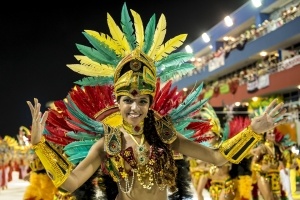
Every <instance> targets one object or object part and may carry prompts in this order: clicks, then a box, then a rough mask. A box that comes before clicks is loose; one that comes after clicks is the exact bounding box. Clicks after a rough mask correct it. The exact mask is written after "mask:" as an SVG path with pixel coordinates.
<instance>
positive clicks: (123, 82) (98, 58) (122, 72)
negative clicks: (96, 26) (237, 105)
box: [67, 3, 194, 96]
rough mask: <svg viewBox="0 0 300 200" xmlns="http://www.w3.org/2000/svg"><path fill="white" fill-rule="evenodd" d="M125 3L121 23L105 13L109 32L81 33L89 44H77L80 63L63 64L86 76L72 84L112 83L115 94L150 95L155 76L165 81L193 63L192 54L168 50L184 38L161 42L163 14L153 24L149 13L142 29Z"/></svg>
mask: <svg viewBox="0 0 300 200" xmlns="http://www.w3.org/2000/svg"><path fill="white" fill-rule="evenodd" d="M130 12H131V15H132V16H133V20H132V19H131V17H130V14H129V12H128V9H127V6H126V3H124V5H123V8H122V12H121V27H119V26H118V25H117V24H116V22H115V21H114V19H113V18H112V17H111V16H110V14H107V24H108V27H109V30H110V35H107V34H104V33H98V32H96V31H92V30H85V31H84V33H83V35H84V36H85V37H86V38H87V39H88V41H89V42H90V44H91V45H92V46H93V47H87V46H84V45H80V44H77V48H78V50H79V51H80V52H81V53H82V54H83V56H75V58H76V59H77V60H78V61H79V62H80V64H69V65H67V66H68V67H69V68H70V69H72V70H73V71H75V72H77V73H80V74H83V75H85V76H87V77H85V78H83V79H82V80H80V81H77V82H76V84H78V85H82V86H86V85H89V86H91V85H103V84H107V83H112V82H113V83H114V92H115V95H116V96H119V95H124V94H125V95H129V96H135V95H136V94H150V95H152V96H154V94H155V89H156V87H155V86H156V81H157V78H160V79H161V81H164V82H166V81H167V80H170V79H172V78H174V77H177V76H182V75H185V74H187V73H188V72H189V71H190V70H192V69H194V65H192V64H191V63H187V61H189V60H190V59H191V58H192V56H193V55H192V54H189V53H184V52H178V53H172V52H173V51H175V50H176V49H177V48H178V47H180V46H181V45H182V44H183V42H184V41H185V39H186V37H187V34H181V35H178V36H176V37H173V38H171V39H170V40H168V41H167V42H165V43H164V39H165V35H166V26H167V23H166V18H165V16H164V15H163V14H162V15H161V16H160V18H159V20H158V23H157V24H156V16H155V15H153V16H152V17H151V18H150V20H149V22H148V24H147V25H146V28H145V29H144V25H143V22H142V20H141V17H140V15H139V14H138V13H137V12H135V11H134V10H130Z"/></svg>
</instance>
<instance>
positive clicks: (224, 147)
mask: <svg viewBox="0 0 300 200" xmlns="http://www.w3.org/2000/svg"><path fill="white" fill-rule="evenodd" d="M262 138H263V136H262V135H259V134H257V133H255V132H253V131H252V130H251V128H250V127H247V128H245V129H244V130H243V131H241V132H240V133H238V134H237V135H235V136H234V137H233V138H230V139H228V140H225V141H224V142H223V143H222V144H221V146H220V149H219V150H220V152H221V154H222V155H223V156H224V157H225V158H226V159H227V160H229V161H230V162H232V163H234V164H238V163H239V162H241V161H242V160H243V159H244V158H245V157H246V156H247V155H248V154H249V152H250V150H251V149H252V148H253V146H254V145H256V144H257V142H259V141H261V140H262Z"/></svg>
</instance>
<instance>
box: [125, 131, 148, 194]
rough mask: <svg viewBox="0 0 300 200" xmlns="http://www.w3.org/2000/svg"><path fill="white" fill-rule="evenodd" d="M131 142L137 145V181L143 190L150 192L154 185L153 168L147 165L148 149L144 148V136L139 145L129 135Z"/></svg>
mask: <svg viewBox="0 0 300 200" xmlns="http://www.w3.org/2000/svg"><path fill="white" fill-rule="evenodd" d="M129 135H130V137H131V138H132V140H133V141H134V142H135V143H136V144H137V149H136V150H137V157H138V158H137V163H138V165H137V169H136V171H135V172H136V174H137V178H138V181H139V182H140V184H141V185H142V186H143V188H145V189H148V190H150V189H151V188H152V186H153V185H154V171H153V168H152V167H151V166H150V165H149V164H148V161H149V158H148V155H147V153H148V149H147V148H146V145H145V144H144V142H145V135H144V134H142V138H141V142H140V144H139V143H138V142H137V141H136V139H135V138H134V136H133V135H131V134H129Z"/></svg>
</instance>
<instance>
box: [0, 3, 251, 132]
mask: <svg viewBox="0 0 300 200" xmlns="http://www.w3.org/2000/svg"><path fill="white" fill-rule="evenodd" d="M247 1H248V0H210V1H207V0H184V1H180V0H161V1H158V0H128V1H126V4H127V8H128V9H133V10H135V11H136V12H138V13H139V14H140V15H141V17H142V19H143V22H144V26H145V25H146V23H147V22H148V20H149V19H150V17H151V16H152V15H153V14H154V13H155V14H156V19H157V21H158V19H159V17H160V15H161V14H162V13H164V14H165V16H166V20H167V34H166V37H165V41H167V40H168V39H170V38H172V37H174V36H177V35H179V34H182V33H187V34H188V37H187V40H186V42H185V43H184V45H183V47H184V46H185V45H187V44H189V43H191V42H193V41H194V40H196V39H197V38H198V37H200V35H201V34H202V33H203V32H205V31H207V30H209V29H210V28H212V27H213V26H214V25H215V24H217V23H218V22H219V21H221V20H223V18H224V17H225V16H226V15H229V14H230V13H232V12H233V11H235V10H236V9H237V8H239V7H240V6H242V5H243V4H244V3H246V2H247ZM123 3H124V1H121V0H98V1H96V0H90V1H77V2H75V1H57V0H54V1H40V2H39V1H37V2H36V3H32V2H29V1H26V2H22V1H21V2H18V3H16V2H15V1H10V2H7V3H6V5H5V6H4V5H2V6H1V12H0V19H1V21H0V22H1V23H0V27H1V29H0V30H1V35H0V45H1V50H0V51H1V53H0V61H1V64H0V65H1V67H0V78H1V79H0V80H1V83H2V84H1V86H2V87H1V96H0V101H1V102H0V105H1V112H0V113H1V114H0V116H1V119H0V123H1V124H0V136H2V137H4V136H5V135H10V136H16V135H17V134H18V129H19V127H20V126H26V127H28V128H29V127H30V124H31V115H30V112H29V108H28V106H27V104H26V101H27V100H30V101H32V100H33V98H34V97H36V98H38V99H39V101H40V102H41V103H42V106H43V107H42V111H44V110H45V109H46V106H45V105H46V103H47V102H49V101H53V100H59V99H63V98H65V97H66V95H67V93H68V92H69V91H70V89H71V88H72V87H73V86H74V84H73V82H74V81H77V80H79V79H81V78H82V77H83V76H82V75H79V74H76V73H75V72H73V71H71V70H70V69H69V68H67V67H66V64H77V63H78V62H77V61H76V60H75V58H74V55H75V54H79V51H78V50H77V48H76V46H75V43H79V44H84V45H88V46H90V45H89V43H88V41H87V40H86V39H85V37H84V36H83V35H82V31H83V30H85V29H90V30H95V31H98V32H102V33H105V34H107V33H109V31H108V26H107V23H106V18H107V17H106V14H107V12H108V13H110V14H111V16H112V17H113V18H114V20H115V22H116V23H117V24H118V25H119V24H120V23H119V22H120V14H121V9H122V6H123ZM183 47H182V48H183ZM179 50H180V49H179Z"/></svg>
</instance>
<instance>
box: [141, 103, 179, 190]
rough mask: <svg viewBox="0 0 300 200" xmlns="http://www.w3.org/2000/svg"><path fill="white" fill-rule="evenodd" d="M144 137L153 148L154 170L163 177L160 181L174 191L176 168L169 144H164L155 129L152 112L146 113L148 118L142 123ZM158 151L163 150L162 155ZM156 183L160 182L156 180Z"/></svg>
mask: <svg viewBox="0 0 300 200" xmlns="http://www.w3.org/2000/svg"><path fill="white" fill-rule="evenodd" d="M144 135H145V139H146V140H147V142H148V144H149V145H151V146H152V147H153V153H154V154H155V157H156V158H157V159H156V162H155V163H154V165H155V166H154V168H155V169H159V170H161V172H162V174H163V176H162V177H161V178H162V180H164V181H166V182H167V185H168V186H169V187H170V191H172V192H174V191H176V176H177V167H176V164H175V161H174V158H173V153H172V150H171V147H170V145H169V144H166V143H164V142H163V141H162V140H161V139H160V137H159V135H158V133H157V131H156V127H155V117H154V112H153V110H151V109H150V110H149V111H148V116H147V117H146V118H145V121H144ZM159 149H163V151H162V155H161V153H159V152H161V151H159ZM158 182H160V181H159V180H158Z"/></svg>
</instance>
